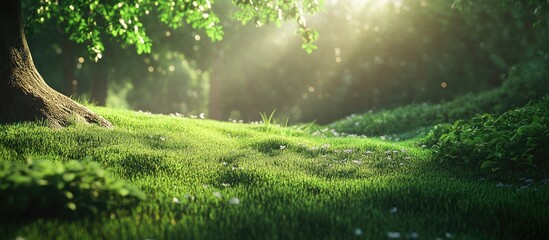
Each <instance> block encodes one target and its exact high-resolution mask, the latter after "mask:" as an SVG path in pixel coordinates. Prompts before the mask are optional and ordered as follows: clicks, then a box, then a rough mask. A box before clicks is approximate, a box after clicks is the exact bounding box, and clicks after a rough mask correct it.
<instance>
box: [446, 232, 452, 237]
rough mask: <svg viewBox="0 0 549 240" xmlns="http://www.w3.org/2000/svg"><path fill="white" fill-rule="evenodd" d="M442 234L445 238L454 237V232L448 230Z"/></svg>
mask: <svg viewBox="0 0 549 240" xmlns="http://www.w3.org/2000/svg"><path fill="white" fill-rule="evenodd" d="M444 236H445V237H446V238H454V234H451V233H449V232H446V233H445V234H444Z"/></svg>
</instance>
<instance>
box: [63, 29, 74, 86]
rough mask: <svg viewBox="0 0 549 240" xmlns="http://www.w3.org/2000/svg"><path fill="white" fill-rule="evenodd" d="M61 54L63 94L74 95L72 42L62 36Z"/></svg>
mask: <svg viewBox="0 0 549 240" xmlns="http://www.w3.org/2000/svg"><path fill="white" fill-rule="evenodd" d="M63 37H64V39H63V44H62V45H61V46H62V48H61V49H62V50H63V52H62V54H63V78H64V79H63V85H64V87H63V94H65V95H66V96H73V97H75V96H76V94H77V88H76V85H75V84H74V82H73V81H74V80H75V79H74V42H72V41H71V40H69V39H68V36H63Z"/></svg>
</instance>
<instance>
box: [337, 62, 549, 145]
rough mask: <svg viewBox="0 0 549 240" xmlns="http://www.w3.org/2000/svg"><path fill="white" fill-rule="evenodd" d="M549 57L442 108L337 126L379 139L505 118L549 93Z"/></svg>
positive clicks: (422, 107)
mask: <svg viewBox="0 0 549 240" xmlns="http://www.w3.org/2000/svg"><path fill="white" fill-rule="evenodd" d="M548 78H549V57H548V56H547V55H543V56H540V57H537V58H535V59H533V60H531V61H528V62H525V63H523V64H519V65H517V66H515V67H513V68H511V69H510V70H509V75H508V76H507V77H506V78H505V81H504V83H503V85H502V86H501V87H499V88H497V89H494V90H491V91H487V92H484V93H480V94H467V95H464V96H462V97H458V98H456V99H454V100H452V101H448V102H443V103H438V104H428V103H424V104H411V105H407V106H404V107H399V108H395V109H389V110H382V111H380V112H375V113H371V112H370V113H364V114H361V115H352V116H349V117H347V118H345V119H343V120H340V121H337V122H334V123H333V124H331V125H330V127H331V128H334V129H335V130H337V131H339V132H345V133H352V134H363V135H367V136H379V135H387V134H401V133H405V132H408V131H411V130H414V129H417V128H419V127H429V126H433V125H435V124H440V123H450V122H454V121H456V120H458V119H468V118H471V117H473V116H475V115H476V114H479V113H490V114H502V113H504V112H505V111H508V110H511V109H515V108H517V107H522V106H524V105H526V104H527V103H528V102H530V101H535V100H538V99H539V98H541V97H543V96H544V95H546V94H547V89H549V79H548Z"/></svg>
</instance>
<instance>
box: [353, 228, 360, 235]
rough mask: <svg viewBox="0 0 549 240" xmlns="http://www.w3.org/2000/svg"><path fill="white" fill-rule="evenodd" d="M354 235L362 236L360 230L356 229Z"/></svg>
mask: <svg viewBox="0 0 549 240" xmlns="http://www.w3.org/2000/svg"><path fill="white" fill-rule="evenodd" d="M355 235H356V236H360V235H362V229H360V228H356V229H355Z"/></svg>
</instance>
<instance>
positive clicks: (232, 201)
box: [229, 197, 240, 205]
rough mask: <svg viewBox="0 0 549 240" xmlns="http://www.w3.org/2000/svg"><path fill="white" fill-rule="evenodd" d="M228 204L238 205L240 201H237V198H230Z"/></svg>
mask: <svg viewBox="0 0 549 240" xmlns="http://www.w3.org/2000/svg"><path fill="white" fill-rule="evenodd" d="M229 204H232V205H238V204H240V199H238V198H237V197H232V198H231V199H229Z"/></svg>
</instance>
